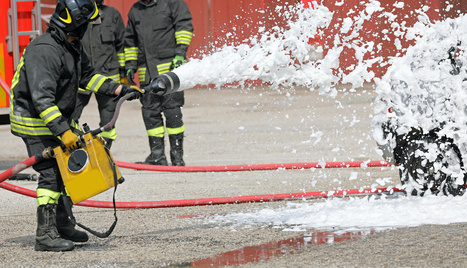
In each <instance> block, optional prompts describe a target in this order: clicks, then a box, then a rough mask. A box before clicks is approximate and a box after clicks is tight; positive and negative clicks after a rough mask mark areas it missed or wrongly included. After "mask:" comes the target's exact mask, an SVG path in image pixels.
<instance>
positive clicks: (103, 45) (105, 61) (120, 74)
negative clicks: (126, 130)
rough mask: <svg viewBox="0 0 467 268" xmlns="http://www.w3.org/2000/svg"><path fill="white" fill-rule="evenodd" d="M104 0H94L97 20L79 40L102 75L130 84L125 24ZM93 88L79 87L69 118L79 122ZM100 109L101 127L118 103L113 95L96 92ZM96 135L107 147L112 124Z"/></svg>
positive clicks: (114, 132)
mask: <svg viewBox="0 0 467 268" xmlns="http://www.w3.org/2000/svg"><path fill="white" fill-rule="evenodd" d="M103 2H104V0H96V4H97V7H98V8H99V15H100V20H101V21H100V23H90V24H89V26H88V30H87V31H86V33H85V35H84V37H83V39H82V40H81V44H82V45H83V49H84V52H86V54H87V55H88V58H89V61H90V62H91V65H92V66H93V67H94V68H95V69H96V71H97V72H99V73H100V74H102V75H105V76H107V77H109V78H112V79H113V80H115V81H117V82H120V83H122V84H126V85H129V83H128V80H127V79H126V74H125V54H124V51H123V49H124V44H123V35H124V32H125V25H124V23H123V18H122V15H120V12H118V10H117V9H116V8H114V7H111V6H107V5H104V3H103ZM91 95H92V92H90V91H86V90H83V89H80V90H79V91H78V100H77V102H76V108H75V111H74V112H73V115H72V118H73V119H74V120H75V121H76V122H78V120H79V118H80V117H81V114H82V112H83V109H84V107H85V106H86V105H87V104H88V103H89V100H90V99H91ZM95 97H96V100H97V105H98V109H99V116H100V122H99V125H100V126H101V127H103V126H104V125H105V124H107V123H109V122H110V120H112V117H113V115H114V113H115V107H116V106H117V100H116V99H115V98H113V97H109V96H105V95H100V94H95ZM99 136H101V137H103V138H104V139H105V141H106V145H105V146H106V147H107V148H109V149H110V147H111V145H112V142H113V141H114V140H115V139H116V138H117V132H116V129H115V127H113V128H112V129H111V130H109V131H104V132H102V133H101V134H99Z"/></svg>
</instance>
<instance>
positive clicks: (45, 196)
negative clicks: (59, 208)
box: [36, 188, 62, 206]
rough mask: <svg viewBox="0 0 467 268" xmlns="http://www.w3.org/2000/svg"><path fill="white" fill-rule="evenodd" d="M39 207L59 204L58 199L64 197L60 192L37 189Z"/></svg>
mask: <svg viewBox="0 0 467 268" xmlns="http://www.w3.org/2000/svg"><path fill="white" fill-rule="evenodd" d="M36 194H37V198H36V200H37V206H40V205H47V204H58V198H60V196H61V195H62V194H61V193H59V192H55V191H52V190H49V189H45V188H37V190H36Z"/></svg>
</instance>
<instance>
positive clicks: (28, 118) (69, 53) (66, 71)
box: [10, 23, 120, 138]
mask: <svg viewBox="0 0 467 268" xmlns="http://www.w3.org/2000/svg"><path fill="white" fill-rule="evenodd" d="M119 85H120V84H119V83H117V82H115V81H113V80H112V79H109V78H106V77H105V76H103V75H100V74H97V73H96V72H95V70H94V68H93V67H92V66H91V65H90V63H89V59H88V57H87V56H86V54H85V53H84V51H83V49H82V46H81V43H80V41H76V42H74V44H71V43H70V42H68V41H67V39H66V35H65V33H64V32H63V31H62V30H61V29H60V28H58V27H56V26H55V24H53V23H51V25H50V26H49V28H48V29H47V31H46V32H45V33H44V34H42V35H41V36H39V37H38V38H36V39H34V40H33V41H32V42H31V43H30V44H29V45H28V46H27V47H26V49H25V50H24V52H23V56H22V57H21V60H20V63H19V64H18V66H17V68H16V72H15V74H14V76H13V81H12V85H11V92H10V125H11V132H12V133H13V134H14V135H16V136H19V137H23V138H31V137H39V138H54V137H57V136H60V135H61V134H63V132H65V131H66V130H68V129H70V128H72V127H75V128H76V127H77V126H76V124H75V123H74V122H73V120H72V119H71V114H72V112H73V110H74V108H75V105H76V97H77V92H78V87H81V88H84V89H86V90H91V91H93V92H96V93H103V94H106V95H113V94H114V92H115V90H116V88H117V87H118V86H119Z"/></svg>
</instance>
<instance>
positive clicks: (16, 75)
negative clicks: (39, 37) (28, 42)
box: [10, 49, 26, 91]
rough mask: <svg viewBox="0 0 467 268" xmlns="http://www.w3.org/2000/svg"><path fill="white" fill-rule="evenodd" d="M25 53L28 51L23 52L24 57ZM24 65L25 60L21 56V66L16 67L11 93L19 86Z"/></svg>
mask: <svg viewBox="0 0 467 268" xmlns="http://www.w3.org/2000/svg"><path fill="white" fill-rule="evenodd" d="M24 53H26V49H24V50H23V55H24ZM23 65H24V58H23V57H22V56H21V59H20V61H19V64H18V66H17V67H16V71H15V75H14V76H13V81H12V83H11V87H10V88H11V89H12V90H11V91H13V88H14V87H15V86H16V84H18V81H19V73H20V70H21V68H23Z"/></svg>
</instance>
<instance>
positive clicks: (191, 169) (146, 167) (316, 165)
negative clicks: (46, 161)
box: [115, 161, 391, 172]
mask: <svg viewBox="0 0 467 268" xmlns="http://www.w3.org/2000/svg"><path fill="white" fill-rule="evenodd" d="M115 163H116V164H117V165H118V166H119V167H121V168H130V169H136V170H149V171H166V172H232V171H258V170H276V169H311V168H350V167H361V168H365V167H386V166H391V164H390V163H388V162H386V161H367V162H364V161H342V162H311V163H285V164H261V165H230V166H191V167H188V166H182V167H180V166H156V165H144V164H135V163H127V162H121V161H115Z"/></svg>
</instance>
